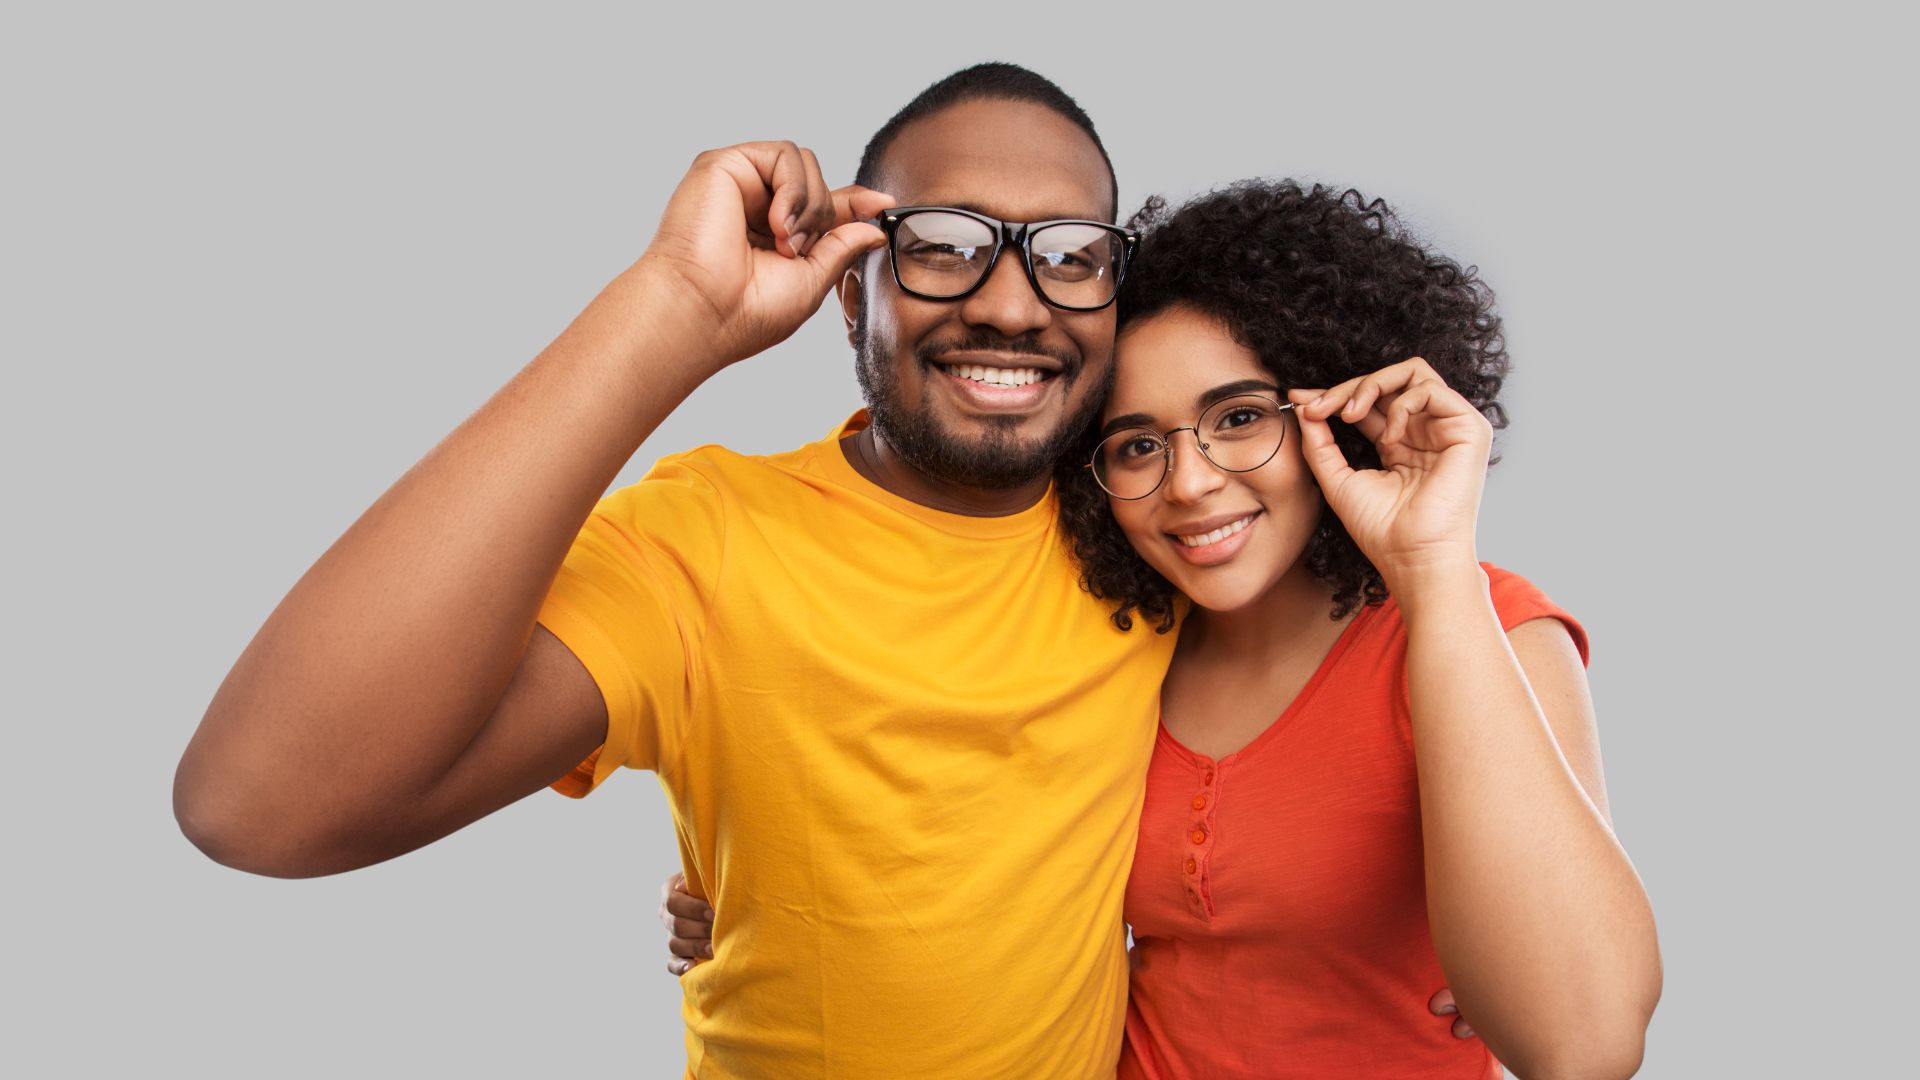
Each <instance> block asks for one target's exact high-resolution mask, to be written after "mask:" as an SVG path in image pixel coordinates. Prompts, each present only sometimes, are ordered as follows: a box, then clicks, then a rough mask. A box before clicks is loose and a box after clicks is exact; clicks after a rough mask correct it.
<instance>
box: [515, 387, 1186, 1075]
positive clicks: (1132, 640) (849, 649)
mask: <svg viewBox="0 0 1920 1080" xmlns="http://www.w3.org/2000/svg"><path fill="white" fill-rule="evenodd" d="M864 422H865V417H864V414H856V415H855V416H854V417H853V418H852V419H851V420H849V421H847V422H846V423H845V424H843V425H841V426H840V428H839V429H838V430H836V431H835V432H833V434H832V435H831V436H830V437H828V438H827V439H825V440H823V441H821V442H818V443H814V444H812V445H809V446H806V447H802V448H801V449H799V450H795V451H792V452H790V453H785V454H776V455H773V456H770V457H747V456H743V455H739V454H735V453H732V452H730V451H727V450H724V449H721V448H719V447H711V446H709V447H702V448H700V449H698V450H693V451H691V452H689V453H685V454H677V455H673V456H671V457H667V458H664V459H662V460H661V461H660V463H659V464H657V465H656V466H655V467H654V469H653V471H652V472H650V473H649V474H648V475H647V477H646V479H644V480H642V481H641V482H639V483H637V484H634V485H631V486H629V487H626V488H623V489H621V490H619V491H617V492H614V493H613V494H611V495H609V496H607V497H606V498H605V499H604V500H602V501H601V503H600V505H599V506H598V508H596V509H595V511H594V513H593V515H592V517H590V518H589V519H588V521H587V524H586V526H585V527H584V528H583V529H582V530H581V533H580V536H579V538H578V539H577V540H576V541H575V542H574V545H573V549H572V550H571V551H570V552H569V553H568V554H567V559H566V563H565V565H564V566H563V567H562V568H561V571H560V576H559V578H558V579H557V580H556V581H555V582H554V586H553V590H552V593H551V594H550V595H549V596H548V598H547V601H546V604H545V606H544V607H543V608H542V609H541V612H540V622H541V623H542V624H543V625H545V626H546V627H547V628H548V629H549V630H551V631H552V632H553V633H554V634H555V635H556V636H558V637H559V638H560V640H561V641H563V642H565V643H566V645H567V647H568V648H570V649H571V650H572V651H573V652H574V654H575V655H576V656H578V657H579V658H580V660H581V662H582V663H584V664H585V665H586V667H587V670H588V671H590V672H591V673H592V674H593V678H594V680H595V682H597V683H598V684H599V686H600V690H601V693H602V694H603V695H604V696H605V698H606V701H607V712H608V716H609V721H608V728H607V740H606V744H605V745H604V746H603V747H602V748H601V749H600V751H599V752H598V753H597V754H596V756H595V757H593V758H590V759H588V761H586V762H584V763H582V765H581V767H580V768H579V769H578V770H576V772H575V773H574V774H573V775H571V776H569V777H567V778H566V779H564V780H562V781H561V782H560V783H558V784H556V785H555V787H556V788H557V789H559V790H560V791H562V792H564V793H566V794H569V795H576V796H579V795H585V794H586V793H587V792H588V791H590V790H592V789H593V787H595V786H596V785H598V784H599V783H600V782H601V781H602V780H604V779H606V777H607V776H608V775H609V774H611V773H612V772H613V771H614V770H615V769H616V768H618V767H619V766H621V765H625V766H628V767H630V768H640V769H652V770H654V771H655V772H657V773H658V774H659V776H660V782H661V784H662V786H663V787H665V789H666V791H667V796H668V802H669V803H670V805H671V807H672V812H673V817H674V824H675V828H676V830H677V832H678V834H679V840H680V848H681V854H682V858H683V860H684V862H685V864H686V866H685V869H686V873H687V878H688V880H689V881H690V882H692V883H693V887H694V889H695V891H697V892H699V893H700V894H702V895H704V896H707V897H709V898H711V900H712V902H713V906H714V908H715V911H716V913H717V920H716V922H715V924H714V947H715V956H714V959H713V960H712V961H711V962H708V963H705V964H701V965H699V966H698V967H696V968H694V969H693V971H692V972H691V973H690V974H688V975H687V976H686V978H685V979H684V980H682V986H683V990H684V996H685V1002H684V1006H683V1009H682V1013H683V1015H684V1018H685V1020H686V1024H687V1054H688V1068H689V1070H690V1071H692V1072H694V1073H696V1074H698V1075H699V1076H702V1077H739V1078H751V1080H767V1078H778V1080H801V1078H808V1077H822V1078H825V1077H832V1078H835V1080H842V1078H859V1077H889V1078H892V1077H957V1078H976V1077H1015V1076H1018V1077H1049V1078H1070V1077H1100V1078H1102V1080H1107V1078H1110V1077H1112V1076H1113V1073H1114V1069H1115V1065H1116V1061H1117V1058H1118V1055H1119V1048H1120V1037H1121V1030H1122V1025H1123V1022H1124V1016H1125V1003H1126V992H1127V961H1126V953H1125V949H1124V941H1123V933H1122V929H1121V916H1120V908H1121V900H1122V894H1123V892H1124V889H1125V885H1126V880H1127V871H1128V868H1129V866H1130V864H1131V862H1132V858H1133V847H1134V840H1135V830H1136V824H1137V820H1138V817H1139V813H1140V804H1141V797H1142V791H1143V787H1144V784H1145V778H1146V767H1147V761H1148V758H1149V757H1150V756H1151V752H1152V747H1153V733H1154V724H1155V711H1156V701H1157V698H1158V694H1159V687H1160V680H1161V678H1162V677H1163V676H1164V675H1165V674H1166V667H1167V662H1168V660H1169V658H1170V657H1171V655H1172V646H1173V635H1171V634H1156V633H1154V632H1153V631H1152V629H1151V628H1149V627H1146V626H1140V625H1136V627H1135V629H1134V631H1133V632H1131V633H1125V634H1123V633H1121V632H1120V631H1118V630H1116V629H1114V627H1113V624H1112V623H1111V622H1109V621H1108V619H1107V611H1106V608H1105V606H1104V605H1103V604H1102V603H1100V602H1099V601H1096V600H1094V599H1093V598H1091V597H1090V596H1088V595H1087V594H1086V593H1085V592H1084V591H1082V590H1081V589H1080V587H1079V585H1078V582H1077V571H1076V569H1075V567H1074V565H1073V563H1072V562H1071V560H1070V557H1069V556H1068V554H1067V553H1066V551H1065V549H1064V547H1063V545H1062V542H1061V538H1060V535H1059V530H1058V526H1057V524H1056V519H1055V508H1054V503H1053V500H1052V499H1051V498H1048V499H1043V500H1042V501H1041V502H1040V503H1039V504H1038V505H1036V506H1034V507H1032V508H1030V509H1028V510H1025V511H1022V512H1020V513H1018V514H1013V515H1010V516H1007V517H996V518H976V517H965V516H961V515H955V514H948V513H943V512H941V511H938V510H933V509H929V508H927V507H924V506H921V505H919V504H917V503H914V502H911V501H909V500H906V499H902V498H900V497H898V496H895V495H892V494H890V493H889V492H887V491H885V490H883V489H881V488H879V487H877V486H876V485H874V484H873V483H871V482H869V481H868V480H866V479H865V478H864V477H862V476H860V474H859V473H857V472H855V471H854V469H853V467H852V466H851V465H850V464H848V462H847V460H846V457H845V455H844V454H843V452H842V450H841V448H840V446H839V441H838V440H839V439H840V438H841V437H843V436H845V435H847V434H850V433H852V432H854V431H857V430H858V429H859V428H860V427H861V426H862V425H863V424H864ZM634 931H635V934H636V938H635V940H634V941H633V942H632V943H631V944H632V945H633V947H634V948H636V949H638V950H640V952H641V954H643V955H646V956H650V955H651V954H653V953H654V952H655V950H656V949H657V948H658V947H659V945H658V942H657V941H655V940H653V939H649V938H648V937H647V936H646V935H645V933H644V927H642V926H640V925H639V920H636V925H635V927H634ZM650 962H651V961H650V960H649V963H650Z"/></svg>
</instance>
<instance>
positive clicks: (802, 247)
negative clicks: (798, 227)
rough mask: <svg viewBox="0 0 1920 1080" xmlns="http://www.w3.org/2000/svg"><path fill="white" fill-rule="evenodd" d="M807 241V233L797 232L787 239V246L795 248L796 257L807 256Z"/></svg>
mask: <svg viewBox="0 0 1920 1080" xmlns="http://www.w3.org/2000/svg"><path fill="white" fill-rule="evenodd" d="M807 240H808V236H807V234H806V233H803V232H797V233H794V234H792V235H791V236H788V237H787V246H789V247H791V248H793V253H794V254H795V255H805V254H806V253H807Z"/></svg>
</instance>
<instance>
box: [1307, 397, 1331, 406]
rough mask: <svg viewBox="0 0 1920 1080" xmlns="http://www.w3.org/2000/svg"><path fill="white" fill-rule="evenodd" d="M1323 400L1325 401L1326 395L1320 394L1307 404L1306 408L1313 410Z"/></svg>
mask: <svg viewBox="0 0 1920 1080" xmlns="http://www.w3.org/2000/svg"><path fill="white" fill-rule="evenodd" d="M1325 400H1327V395H1325V394H1321V395H1319V396H1318V397H1316V398H1314V399H1313V400H1312V401H1309V402H1307V408H1309V409H1311V408H1314V407H1315V406H1317V405H1319V404H1320V403H1321V402H1323V401H1325Z"/></svg>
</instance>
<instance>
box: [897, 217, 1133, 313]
mask: <svg viewBox="0 0 1920 1080" xmlns="http://www.w3.org/2000/svg"><path fill="white" fill-rule="evenodd" d="M880 228H881V229H882V230H883V231H884V232H885V233H886V234H887V250H888V254H889V255H890V256H891V258H890V259H889V261H890V262H892V263H893V280H894V282H895V283H896V284H898V285H899V286H900V288H901V291H903V292H906V293H907V294H909V295H911V296H917V297H920V298H921V299H922V300H959V299H962V298H964V297H967V296H971V295H972V294H973V293H974V292H975V291H976V290H977V289H979V288H980V286H981V285H982V284H984V283H985V282H986V280H987V275H988V274H991V273H992V272H993V267H994V264H995V263H997V262H999V260H1000V253H1001V251H1003V250H1005V249H1006V248H1008V247H1012V248H1014V249H1016V250H1017V251H1019V252H1020V262H1021V265H1022V266H1024V267H1025V268H1026V271H1027V281H1028V282H1029V283H1030V284H1031V285H1032V286H1033V291H1034V292H1035V293H1038V294H1039V296H1040V299H1042V300H1044V301H1046V302H1047V303H1049V304H1052V305H1053V306H1054V307H1057V308H1065V309H1066V310H1068V311H1098V310H1099V309H1101V308H1103V307H1106V306H1107V305H1108V304H1111V303H1113V298H1114V296H1116V295H1117V294H1118V293H1119V290H1120V281H1121V279H1122V278H1124V277H1126V273H1127V263H1128V262H1129V261H1130V260H1131V259H1132V258H1133V249H1134V247H1135V246H1136V245H1137V244H1138V243H1139V240H1140V237H1139V234H1138V233H1134V232H1130V231H1128V230H1126V229H1122V228H1120V227H1119V226H1117V225H1109V224H1107V223H1106V222H1103V221H1082V220H1080V219H1078V218H1062V219H1059V220H1054V221H1034V222H1028V223H1025V224H1020V223H1016V222H1011V221H999V220H997V219H994V218H990V217H987V216H986V215H985V214H976V213H974V212H973V211H971V210H956V209H953V208H952V207H946V206H903V207H899V208H897V209H893V210H888V211H887V212H885V213H883V214H881V215H880Z"/></svg>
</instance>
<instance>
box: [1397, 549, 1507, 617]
mask: <svg viewBox="0 0 1920 1080" xmlns="http://www.w3.org/2000/svg"><path fill="white" fill-rule="evenodd" d="M1380 576H1381V577H1382V578H1383V579H1384V580H1385V582H1386V586H1387V593H1388V594H1389V595H1391V596H1392V597H1393V599H1394V602H1395V603H1397V604H1398V605H1399V607H1400V610H1401V613H1402V614H1403V615H1404V616H1405V617H1406V618H1408V619H1410V620H1411V619H1415V618H1418V617H1420V616H1422V615H1425V614H1426V613H1427V612H1429V611H1432V610H1435V609H1441V608H1450V607H1454V606H1456V605H1458V604H1460V603H1462V602H1467V603H1478V604H1484V603H1485V602H1486V600H1487V573H1486V571H1485V570H1482V569H1481V568H1480V562H1479V560H1478V559H1477V558H1476V557H1475V556H1474V553H1473V552H1471V551H1466V552H1460V553H1454V554H1450V555H1444V556H1436V557H1433V558H1428V559H1423V560H1421V561H1420V562H1418V563H1411V564H1403V565H1397V566H1394V567H1392V568H1391V569H1388V568H1385V567H1383V568H1381V571H1380Z"/></svg>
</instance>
